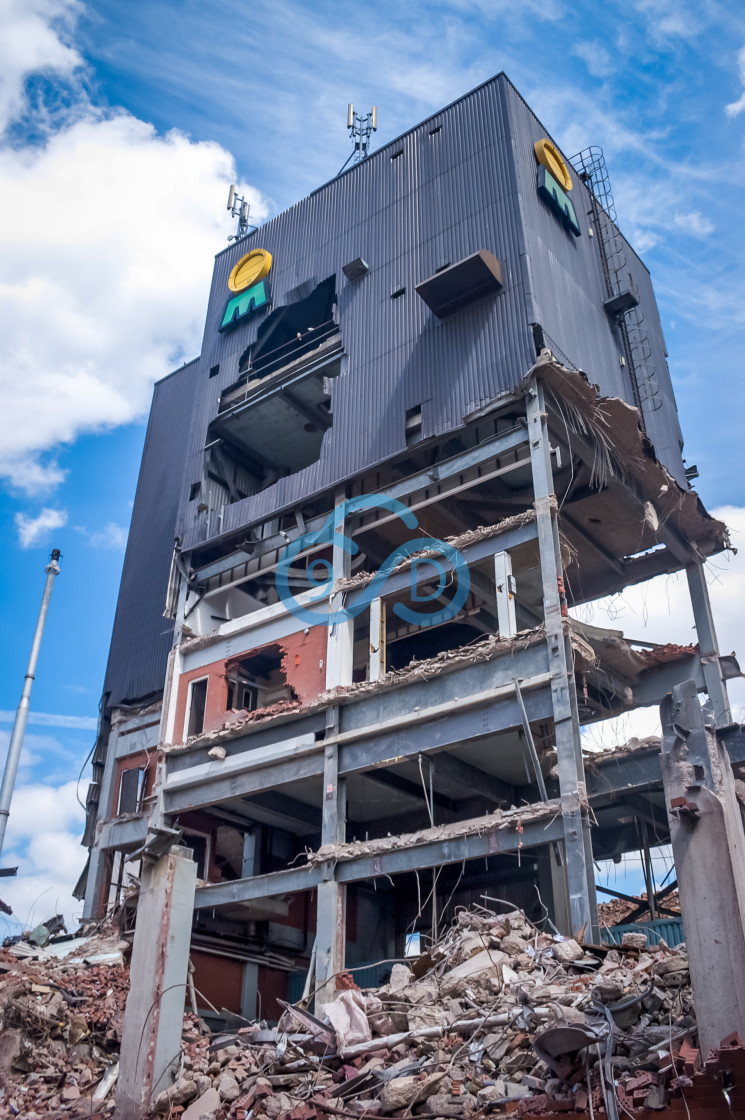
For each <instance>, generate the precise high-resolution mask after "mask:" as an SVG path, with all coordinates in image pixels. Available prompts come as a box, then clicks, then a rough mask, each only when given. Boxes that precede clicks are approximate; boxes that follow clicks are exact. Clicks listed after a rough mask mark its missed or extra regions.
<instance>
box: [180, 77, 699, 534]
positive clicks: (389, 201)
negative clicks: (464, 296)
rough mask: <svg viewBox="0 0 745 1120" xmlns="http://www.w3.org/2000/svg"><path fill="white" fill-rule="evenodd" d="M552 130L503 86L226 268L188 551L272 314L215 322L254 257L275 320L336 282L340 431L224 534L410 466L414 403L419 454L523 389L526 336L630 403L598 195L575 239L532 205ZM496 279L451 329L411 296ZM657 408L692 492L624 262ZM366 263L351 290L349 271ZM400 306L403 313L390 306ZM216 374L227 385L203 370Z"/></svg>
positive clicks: (244, 503)
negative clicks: (250, 354)
mask: <svg viewBox="0 0 745 1120" xmlns="http://www.w3.org/2000/svg"><path fill="white" fill-rule="evenodd" d="M543 136H546V131H545V129H544V127H543V126H542V125H541V123H540V122H539V121H538V120H537V118H536V117H535V115H534V114H533V113H532V112H531V110H530V109H529V108H528V106H527V105H526V104H525V102H524V101H523V100H522V98H521V97H520V96H519V94H518V93H517V92H516V90H515V89H514V87H513V86H512V85H511V84H510V82H509V81H508V80H507V78H506V77H505V76H504V75H499V76H497V77H496V78H493V79H492V80H491V81H489V82H486V83H485V84H484V85H482V86H480V87H479V88H478V89H476V90H474V91H473V92H472V93H469V94H467V95H466V96H465V97H463V98H461V99H460V100H459V101H457V102H455V103H454V104H453V105H450V106H449V107H448V108H446V109H443V110H442V111H441V112H439V113H438V114H437V115H436V116H435V117H432V118H430V119H429V120H428V121H425V122H424V123H423V124H421V125H418V126H417V127H416V128H414V129H412V130H411V131H410V132H408V133H406V134H405V135H404V136H402V137H400V138H399V139H397V140H395V141H393V142H392V143H390V144H388V145H387V146H386V147H384V148H382V149H381V150H380V151H377V152H375V153H374V154H373V155H371V156H370V157H369V158H368V159H366V160H364V161H363V162H362V163H361V164H358V165H356V166H354V167H352V168H350V169H349V170H348V171H347V172H345V173H344V174H343V175H341V176H340V177H339V178H337V179H334V180H332V181H331V182H329V183H327V184H326V185H325V186H323V187H321V188H320V189H319V190H317V191H316V192H314V193H313V194H312V195H310V196H309V197H308V198H305V199H303V200H302V201H301V202H299V203H297V204H296V205H295V206H293V207H292V208H291V209H290V210H287V211H286V212H284V213H282V214H279V215H278V216H277V217H276V218H273V219H272V220H271V221H269V222H267V223H266V224H265V225H264V226H262V227H261V228H260V229H258V230H257V231H256V232H255V233H253V234H251V235H250V236H249V237H247V238H245V239H243V240H242V241H241V242H240V243H238V244H233V245H231V247H230V248H228V249H226V250H225V251H224V252H222V253H220V254H219V255H218V257H217V259H216V264H215V271H214V277H213V283H212V290H211V294H210V300H209V306H208V311H207V321H206V328H205V333H204V342H203V353H202V358H201V380H199V379H198V383H197V391H196V397H195V399H194V402H193V415H192V427H191V435H190V451H191V455H190V459H189V464H190V470H191V475H190V476H189V478H187V479H186V482H185V486H184V491H183V501H182V514H181V530H182V533H183V536H184V545H185V547H187V548H188V547H193V546H195V545H196V544H198V543H200V542H202V541H203V540H204V539H205V536H207V537H213V536H214V535H215V531H216V526H215V525H214V524H213V523H211V524H210V528H209V529H208V530H206V529H205V525H206V522H205V519H204V510H202V511H201V513H198V512H197V507H198V505H199V502H198V501H197V500H196V499H195V500H193V501H192V502H189V501H188V497H189V489H190V485H189V484H190V483H192V484H193V483H194V482H195V481H196V480H197V479H199V478H200V477H201V471H202V466H203V450H202V449H203V448H204V446H205V444H206V442H207V436H208V427H209V425H210V422H211V421H212V420H213V419H214V417H215V415H216V413H217V407H218V401H219V398H220V394H221V392H223V391H224V390H225V389H226V387H227V386H229V385H231V384H233V383H235V381H236V379H237V378H238V373H239V360H240V358H241V355H243V354H244V353H245V352H246V351H247V349H248V348H249V347H250V346H251V345H252V344H253V343H254V342H255V341H256V339H257V332H258V331H259V328H260V326H261V324H262V322H264V321H265V319H266V317H267V315H268V314H270V310H269V309H262V310H259V311H257V312H256V313H255V314H254V315H253V316H251V317H248V318H247V319H246V320H245V321H239V322H238V323H237V324H236V326H235V327H234V328H233V329H231V330H226V331H220V329H219V328H220V324H221V321H222V317H223V314H224V311H225V307H226V304H227V301H228V299H229V298H230V296H231V292H230V291H229V290H228V287H227V281H228V277H229V275H230V272H231V269H232V268H233V266H234V265H235V264H236V262H237V261H238V260H239V259H240V258H241V257H242V255H244V254H245V253H247V252H248V251H249V250H250V249H252V248H259V247H260V248H262V249H265V250H268V251H269V252H270V253H271V254H272V258H273V264H272V268H271V273H270V276H269V281H270V284H271V307H272V308H274V309H276V308H279V307H282V306H283V305H286V304H289V303H291V302H292V301H293V300H294V299H296V298H297V295H298V292H301V293H305V292H308V291H310V290H312V288H313V287H314V285H316V284H318V283H319V282H320V281H322V280H324V279H326V278H328V277H331V276H335V278H336V291H337V305H336V310H335V318H336V321H337V323H338V326H339V329H340V333H341V341H342V345H343V350H344V353H345V355H346V356H347V357H346V363H345V366H344V367H343V369H342V372H341V375H340V376H338V377H337V378H335V379H334V380H333V382H331V383H330V390H329V393H330V409H331V413H332V416H333V424H332V426H331V427H330V428H329V430H328V431H326V433H325V436H324V438H323V444H322V447H321V454H320V458H319V459H318V460H317V461H316V462H314V463H312V464H311V465H310V466H307V467H305V468H304V469H302V470H299V471H297V473H294V474H290V475H286V476H285V477H281V478H279V479H278V480H277V481H275V482H273V483H272V484H271V485H269V486H267V487H266V488H265V489H263V490H261V491H260V492H259V493H257V494H254V495H252V496H249V497H246V498H243V499H241V500H238V501H235V500H233V501H232V502H231V503H230V504H227V505H226V506H225V507H224V509H223V510H222V513H221V516H220V522H219V527H220V531H221V532H222V533H227V532H230V531H232V530H236V529H239V528H240V527H242V526H243V525H246V524H248V523H250V522H253V521H257V520H260V519H262V518H265V517H267V516H270V515H271V514H272V513H273V512H274V511H277V510H280V509H283V508H287V507H288V506H291V505H293V504H296V503H298V502H300V501H301V500H306V499H307V498H308V497H309V496H310V495H311V494H313V493H317V492H319V491H321V490H324V489H327V488H329V487H330V486H332V485H334V484H335V483H337V482H339V481H341V480H343V479H345V478H347V477H349V476H350V475H352V474H354V473H356V472H358V471H360V470H362V469H364V468H366V467H369V466H372V465H374V464H376V463H379V462H381V461H383V460H385V459H388V458H389V457H391V456H393V455H396V454H398V453H401V452H403V451H404V450H405V447H406V441H405V416H406V412H407V410H408V409H412V408H415V407H417V406H419V405H421V408H422V434H423V436H424V437H425V438H426V437H427V436H432V435H436V434H440V433H445V432H448V431H451V430H454V429H457V428H458V427H460V426H461V425H462V424H463V418H464V416H466V415H468V414H469V413H471V412H473V411H474V410H476V409H478V408H479V407H481V406H483V404H484V403H485V402H487V401H489V400H491V399H493V398H494V397H496V396H498V395H499V394H500V393H503V392H504V391H505V390H509V389H510V388H512V387H514V386H516V385H517V384H518V383H519V381H520V380H521V378H522V377H523V376H524V375H525V372H526V370H527V369H528V368H529V367H530V366H531V364H532V363H533V361H534V360H535V356H536V354H535V346H534V339H533V333H532V330H531V324H533V323H540V324H541V326H542V327H543V330H544V332H545V338H546V342H547V344H548V345H549V346H550V347H551V348H552V349H554V350H555V352H556V353H557V355H558V356H559V357H560V358H562V359H565V360H568V361H569V362H570V363H572V364H573V365H575V366H577V367H579V368H581V369H583V370H585V371H586V372H587V374H588V375H589V376H590V378H591V380H593V381H594V382H596V383H597V384H598V385H599V386H600V388H601V391H602V392H603V393H607V394H612V395H619V396H622V397H625V398H626V399H627V400H632V399H633V398H632V394H631V388H630V385H629V377H628V370H624V366H623V363H622V361H621V358H622V349H621V344H620V341H619V339H618V337H617V336H616V334H615V333H614V331H613V329H612V326H611V323H610V321H609V318H608V316H607V314H606V313H605V312H604V310H603V301H604V300H605V298H606V296H607V293H606V292H605V289H604V286H603V276H602V272H601V267H600V259H599V252H598V245H597V237H594V238H593V237H592V236H588V228H589V222H590V219H589V218H588V214H589V212H590V205H589V195H588V191H587V188H586V187H585V185H584V184H583V183H582V182H581V181H580V180H579V178H578V176H577V175H576V174H573V175H572V178H573V190H572V199H573V201H574V206H575V210H576V214H577V220H578V224H579V230H580V235H579V236H575V235H574V234H573V233H572V232H570V231H569V230H568V229H567V228H566V226H565V225H564V224H562V223H561V222H560V221H559V220H557V217H556V215H555V214H554V213H553V212H552V210H551V209H550V208H549V206H547V205H546V203H545V202H544V201H543V200H542V199H541V198H539V196H538V192H537V189H536V171H537V164H536V158H535V154H534V150H533V146H534V143H535V141H537V140H539V139H541V138H542V137H543ZM482 249H485V250H488V251H489V252H491V253H493V254H494V256H495V257H497V259H498V260H499V262H500V263H501V268H502V282H503V287H502V289H501V290H500V291H499V293H498V294H495V295H492V296H490V297H488V298H485V299H483V300H480V301H478V302H476V303H474V304H473V305H472V306H469V307H466V308H464V309H462V310H460V311H458V313H457V314H454V315H452V316H451V317H449V318H447V319H445V320H441V319H438V318H437V316H436V315H435V314H433V313H432V311H431V310H430V309H429V308H428V307H427V306H426V305H425V303H424V302H423V300H422V299H421V298H419V297H418V296H417V293H416V290H415V289H416V285H417V284H420V283H421V282H422V281H423V280H426V279H427V278H428V277H430V276H432V275H433V274H434V273H435V272H436V271H437V270H438V269H440V268H442V267H443V266H445V265H448V264H454V263H456V262H458V261H460V260H463V258H465V257H468V256H470V255H471V254H473V253H476V252H478V251H479V250H482ZM626 255H627V260H628V262H629V271H630V272H632V273H633V277H632V279H633V281H634V282H635V284H636V287H637V288H638V291H639V294H640V299H641V301H642V305H643V311H644V316H645V329H646V331H647V335H648V337H649V340H650V346H651V348H652V350H653V352H654V357H655V369H656V374H657V379H658V383H659V392H658V395H657V398H656V400H655V402H654V403H655V408H656V411H654V412H651V411H650V414H649V416H648V418H647V427H648V431H649V434H650V436H651V438H652V439H653V441H654V443H655V446H656V449H657V452H658V454H659V456H660V458H661V459H662V460H663V461H664V462H665V464H666V465H667V467H668V468H669V469H670V470H671V471H672V472H673V474H674V475H675V476H676V477H677V478H678V479H679V480H680V481H681V482H683V481H684V473H683V464H682V460H681V453H680V442H679V441H680V429H679V426H678V420H677V413H676V409H675V402H674V399H673V395H672V389H671V386H670V381H669V375H668V373H667V366H666V364H665V356H664V340H663V337H662V331H661V328H660V323H659V315H658V312H657V308H656V305H655V301H654V295H653V292H652V288H651V285H650V283H649V277H648V274H647V272H646V269H645V268H644V266H643V265H642V264H641V262H639V260H638V258H637V257H636V255H635V254H634V253H633V251H632V250H631V249H630V248H629V249H628V252H627V254H626ZM357 258H362V260H363V261H364V262H365V264H366V265H367V268H368V271H367V272H366V273H364V275H363V276H362V278H361V279H356V280H353V281H350V280H348V279H347V278H346V276H345V275H344V273H343V272H342V267H343V266H344V265H345V264H348V263H349V262H352V261H354V260H355V259H357ZM394 293H400V294H399V295H398V296H397V298H393V299H392V298H391V297H392V295H393V294H394ZM218 365H219V373H218V374H217V376H213V377H212V378H210V377H209V376H208V373H209V370H210V369H212V370H214V368H215V367H216V366H218Z"/></svg>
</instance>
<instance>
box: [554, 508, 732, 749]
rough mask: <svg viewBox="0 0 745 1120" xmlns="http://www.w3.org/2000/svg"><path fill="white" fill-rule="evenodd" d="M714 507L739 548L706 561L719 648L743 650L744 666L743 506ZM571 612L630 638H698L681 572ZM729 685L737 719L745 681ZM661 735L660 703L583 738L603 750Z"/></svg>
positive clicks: (594, 729) (687, 640)
mask: <svg viewBox="0 0 745 1120" xmlns="http://www.w3.org/2000/svg"><path fill="white" fill-rule="evenodd" d="M712 512H713V516H715V517H718V518H720V519H721V520H722V521H724V522H725V523H726V524H727V525H728V526H729V529H730V536H731V539H732V544H733V546H734V547H735V548H736V549H737V550H738V551H737V553H736V554H734V553H732V552H728V553H722V554H720V555H718V556H714V557H712V558H711V559H710V560H709V561H708V562H707V564H706V577H707V582H708V585H709V596H710V598H711V604H712V610H713V613H714V620H715V625H716V628H717V637H718V640H719V648H720V650H721V651H722V653H732V652H734V653H736V654H739V656H740V659H741V665H742V666H743V667H745V647H744V646H743V639H742V635H743V634H745V508H743V507H742V506H722V507H720V508H719V509H715V510H713V511H712ZM572 614H574V615H575V616H576V617H577V618H580V619H581V620H583V621H586V622H594V623H595V624H596V625H597V626H608V627H611V628H614V629H617V630H623V632H624V634H625V635H626V637H628V638H632V639H633V638H635V639H638V640H641V641H647V642H660V643H664V642H677V643H679V644H680V645H687V644H689V643H691V642H694V643H695V641H696V631H695V628H694V623H693V611H692V610H691V604H690V598H689V594H688V582H687V580H686V577H685V574H684V573H682V572H679V573H676V574H675V575H669V576H658V577H657V578H656V579H653V580H650V581H649V583H645V584H639V585H638V586H636V587H627V588H625V590H624V591H623V592H621V593H620V594H619V595H613V596H611V597H609V598H607V599H600V600H598V601H597V602H595V603H591V604H587V605H586V606H582V607H578V608H576V610H573V611H572ZM727 688H728V692H729V697H730V704H731V707H732V714H733V718H734V719H735V720H741V719H744V718H745V681H743V680H733V681H729V682H728V685H727ZM659 734H660V720H659V710H658V708H656V707H651V708H640V709H638V710H637V711H635V712H627V713H625V714H624V715H622V716H618V717H617V718H616V719H611V720H604V721H602V722H600V723H596V724H592V725H590V726H588V727H587V728H585V730H584V734H583V742H584V745H585V746H586V747H588V748H591V749H592V748H595V749H600V748H607V747H612V746H617V745H619V744H622V743H626V742H628V740H629V739H631V738H633V737H638V738H645V737H646V736H648V735H659Z"/></svg>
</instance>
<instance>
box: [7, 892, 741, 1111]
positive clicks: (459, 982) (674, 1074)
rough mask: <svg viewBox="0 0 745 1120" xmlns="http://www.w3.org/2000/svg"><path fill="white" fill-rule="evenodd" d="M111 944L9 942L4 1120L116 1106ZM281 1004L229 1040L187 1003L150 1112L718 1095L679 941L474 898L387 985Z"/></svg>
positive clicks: (513, 1104) (588, 1102) (118, 1010)
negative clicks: (272, 1016) (550, 926)
mask: <svg viewBox="0 0 745 1120" xmlns="http://www.w3.org/2000/svg"><path fill="white" fill-rule="evenodd" d="M118 938H119V935H118V932H117V931H116V930H115V929H114V928H112V927H108V928H104V929H103V930H101V931H99V933H98V934H97V935H96V936H94V937H88V938H74V939H69V938H68V939H58V942H57V943H54V942H53V943H50V944H48V945H47V946H46V947H39V946H38V945H35V944H33V943H31V942H29V941H28V940H24V941H22V942H20V943H19V944H17V945H12V946H10V947H9V948H7V949H3V950H0V1120H5V1118H6V1117H15V1116H18V1117H20V1118H21V1120H38V1118H41V1117H68V1116H69V1117H83V1116H85V1117H88V1118H89V1120H92V1118H93V1120H95V1118H98V1120H108V1118H109V1117H112V1116H113V1114H114V1110H115V1105H114V1091H113V1090H114V1086H115V1083H116V1079H117V1073H118V1057H119V1045H120V1037H121V1030H122V1020H123V1014H124V1006H125V1002H126V997H127V991H128V986H129V971H128V968H127V966H126V964H125V963H124V954H125V953H126V949H127V942H122V941H120V940H119V939H118ZM59 940H63V941H64V942H65V944H60V943H59ZM63 954H64V955H63ZM331 997H333V998H331ZM283 1007H284V1011H283V1014H282V1017H281V1019H280V1021H279V1023H278V1024H277V1026H268V1025H267V1024H266V1023H252V1024H248V1025H246V1026H240V1027H239V1028H238V1029H237V1030H234V1031H232V1032H231V1033H228V1034H225V1033H222V1034H218V1035H211V1034H210V1032H209V1028H208V1027H207V1026H206V1024H205V1023H204V1022H203V1021H202V1020H200V1019H197V1018H196V1016H195V1015H193V1014H191V1013H187V1014H186V1015H185V1016H184V1026H183V1033H182V1045H181V1052H180V1055H179V1057H178V1066H177V1070H176V1074H177V1075H176V1079H175V1081H174V1084H173V1085H171V1086H170V1087H169V1088H168V1089H165V1090H163V1091H162V1092H161V1093H160V1094H159V1095H158V1097H157V1098H156V1099H155V1101H154V1102H153V1114H152V1115H153V1117H154V1118H156V1120H157V1118H164V1117H168V1118H180V1120H263V1118H266V1120H326V1118H327V1117H333V1116H339V1117H347V1118H350V1117H351V1118H355V1117H360V1118H362V1117H392V1116H397V1117H409V1116H419V1117H421V1118H427V1120H437V1118H438V1117H442V1118H443V1120H444V1118H446V1117H465V1118H473V1120H481V1118H483V1117H488V1116H494V1115H497V1114H505V1113H507V1112H515V1113H516V1118H517V1120H537V1118H539V1117H544V1116H547V1115H552V1114H556V1113H564V1112H574V1113H578V1112H579V1113H584V1114H585V1115H587V1116H589V1117H591V1120H595V1117H596V1114H597V1115H598V1116H600V1115H604V1116H606V1117H607V1118H608V1120H619V1118H620V1116H621V1115H622V1114H625V1115H629V1114H630V1115H632V1116H634V1115H638V1114H639V1113H640V1110H642V1111H644V1114H645V1115H646V1110H648V1109H665V1108H667V1107H668V1106H671V1107H672V1109H673V1111H677V1110H678V1108H677V1106H681V1107H682V1106H684V1105H686V1103H687V1102H688V1101H692V1100H694V1099H695V1097H696V1092H701V1091H705V1092H706V1093H708V1094H709V1096H711V1094H712V1093H714V1094H715V1095H718V1096H719V1097H721V1092H722V1089H721V1084H720V1081H721V1077H722V1072H721V1069H720V1067H719V1066H717V1067H716V1069H715V1070H713V1069H711V1068H709V1067H708V1066H704V1063H703V1062H702V1060H701V1055H700V1054H699V1052H698V1050H697V1048H696V1024H695V1019H694V1012H693V1004H692V996H691V989H690V980H689V973H688V961H687V957H686V954H685V949H684V947H682V946H678V947H677V948H675V949H671V948H668V947H667V946H666V945H665V944H664V942H663V943H662V944H661V945H659V946H647V944H646V935H645V934H644V933H643V932H639V933H627V934H625V936H624V941H623V944H622V945H621V946H610V945H602V946H599V945H591V944H585V943H583V942H582V940H581V937H578V938H577V939H572V938H569V939H565V938H562V937H560V936H559V935H558V934H550V933H546V932H542V931H541V930H539V929H538V928H537V927H536V926H534V925H533V924H532V923H531V922H530V921H529V920H528V919H527V918H526V916H525V915H524V914H523V913H522V912H521V911H518V910H514V911H511V912H510V913H506V914H496V913H494V912H493V911H490V910H486V909H484V908H481V907H472V908H471V909H469V910H459V911H458V912H457V915H456V918H455V920H454V922H453V924H452V926H451V927H450V928H449V929H448V931H447V932H446V933H445V934H444V936H442V937H441V938H440V940H439V941H437V942H436V943H435V944H434V945H433V946H432V947H431V948H430V949H429V951H428V952H427V953H426V954H424V955H423V956H422V957H419V958H416V959H415V960H412V961H411V963H410V964H409V963H401V962H396V963H392V964H391V968H390V976H389V979H388V981H387V983H385V984H384V985H383V986H382V987H379V988H377V989H367V990H364V991H361V990H360V989H359V988H357V987H356V986H355V984H354V981H353V980H352V977H351V975H350V974H349V973H344V974H343V975H341V976H339V977H337V979H336V990H335V991H333V992H331V993H326V996H325V998H324V997H323V996H322V995H321V994H317V996H316V1006H315V1013H314V1014H311V1013H310V1012H309V1011H308V1010H307V1009H306V1008H305V1007H304V1006H303V1004H302V1003H301V1004H297V1005H291V1004H284V1005H283ZM723 1045H725V1044H723ZM729 1046H730V1047H731V1048H732V1049H727V1050H726V1051H725V1050H723V1051H721V1052H720V1054H723V1055H725V1056H726V1069H728V1070H731V1069H732V1068H733V1063H734V1064H736V1062H737V1061H738V1060H740V1059H742V1062H741V1064H742V1065H743V1072H745V1052H743V1051H742V1049H741V1048H740V1044H739V1040H738V1039H733V1040H729ZM702 1068H703V1070H704V1072H701V1070H702ZM721 1068H722V1069H724V1068H725V1067H724V1066H722V1067H721ZM707 1070H708V1072H707ZM707 1077H708V1080H706V1079H707ZM715 1078H719V1079H720V1081H715ZM702 1086H703V1090H702ZM712 1086H714V1088H712ZM707 1099H708V1098H707Z"/></svg>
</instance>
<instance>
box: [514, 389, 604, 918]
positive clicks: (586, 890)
mask: <svg viewBox="0 0 745 1120" xmlns="http://www.w3.org/2000/svg"><path fill="white" fill-rule="evenodd" d="M527 413H528V431H529V433H530V457H531V466H532V470H533V492H534V495H535V511H536V526H537V529H538V548H539V553H540V558H541V578H542V581H543V606H544V613H545V625H546V642H547V647H548V661H549V669H550V672H551V698H552V703H553V714H554V734H555V737H556V753H557V762H558V771H559V790H560V794H561V804H562V817H563V822H564V849H565V860H564V862H565V865H566V867H565V870H566V876H567V885H568V892H569V917H570V926H569V927H568V928H566V929H564V930H562V931H561V932H562V933H576V932H577V930H579V929H581V928H582V926H583V925H585V924H587V927H588V932H591V933H593V934H594V935H597V933H598V919H597V900H596V897H595V876H594V873H593V863H592V841H591V837H590V822H589V816H588V812H587V809H586V808H584V807H583V800H584V797H583V795H584V790H585V780H584V766H583V763H582V747H581V742H580V733H579V712H578V710H577V690H576V686H575V681H574V654H573V651H572V646H571V642H570V640H569V637H568V636H565V634H564V614H565V612H566V603H565V600H564V595H563V586H564V569H563V566H562V562H561V547H560V544H559V525H558V515H557V512H556V510H555V509H554V508H552V503H551V497H552V495H553V491H554V485H553V470H552V467H551V447H550V443H549V437H548V424H547V414H546V406H545V401H544V397H543V386H542V385H541V383H540V381H536V382H535V383H534V384H533V385H532V386H531V388H530V389H529V390H528V394H527ZM557 873H558V868H557ZM559 901H560V900H559ZM560 911H561V907H560V905H558V904H557V905H556V912H557V913H560Z"/></svg>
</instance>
